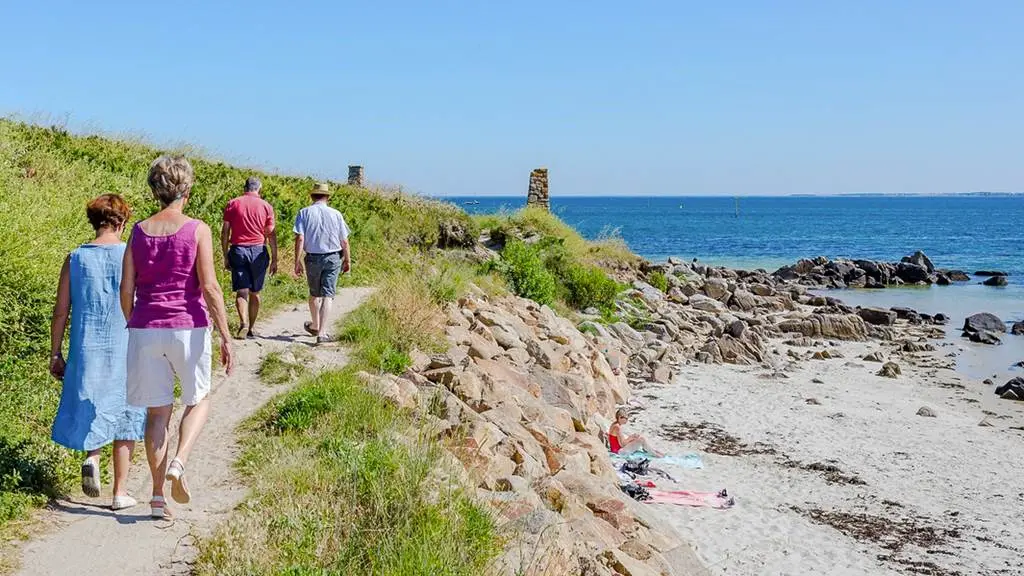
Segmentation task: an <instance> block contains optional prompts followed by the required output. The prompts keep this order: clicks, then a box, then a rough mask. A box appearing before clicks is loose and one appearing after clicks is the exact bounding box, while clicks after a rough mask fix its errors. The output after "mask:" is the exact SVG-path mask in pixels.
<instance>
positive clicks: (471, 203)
mask: <svg viewBox="0 0 1024 576" xmlns="http://www.w3.org/2000/svg"><path fill="white" fill-rule="evenodd" d="M479 203H480V201H479V200H466V201H465V202H463V203H462V204H463V205H465V206H476V205H477V204H479Z"/></svg>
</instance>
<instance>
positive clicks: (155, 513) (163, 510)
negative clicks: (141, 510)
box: [149, 496, 174, 520]
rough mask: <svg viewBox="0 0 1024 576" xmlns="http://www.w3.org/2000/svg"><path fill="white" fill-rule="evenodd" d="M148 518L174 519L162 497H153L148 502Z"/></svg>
mask: <svg viewBox="0 0 1024 576" xmlns="http://www.w3.org/2000/svg"><path fill="white" fill-rule="evenodd" d="M149 516H150V518H156V519H160V520H164V519H171V518H174V514H171V509H170V508H168V507H167V501H166V500H164V497H163V496H153V498H152V500H150V501H149Z"/></svg>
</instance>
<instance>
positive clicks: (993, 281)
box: [982, 276, 1009, 286]
mask: <svg viewBox="0 0 1024 576" xmlns="http://www.w3.org/2000/svg"><path fill="white" fill-rule="evenodd" d="M982 284H984V285H985V286H1006V285H1007V284H1009V282H1007V281H1006V276H992V277H991V278H988V279H987V280H985V281H984V282H982Z"/></svg>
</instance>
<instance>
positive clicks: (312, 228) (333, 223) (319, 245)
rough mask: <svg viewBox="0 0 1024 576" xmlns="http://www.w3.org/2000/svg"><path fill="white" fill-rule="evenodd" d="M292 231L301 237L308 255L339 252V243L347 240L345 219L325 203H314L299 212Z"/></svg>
mask: <svg viewBox="0 0 1024 576" xmlns="http://www.w3.org/2000/svg"><path fill="white" fill-rule="evenodd" d="M293 231H294V232H295V233H296V234H301V235H302V236H303V246H304V247H305V250H306V253H308V254H330V253H332V252H341V243H342V242H343V241H345V240H348V225H346V224H345V217H344V216H342V215H341V212H338V211H337V210H335V209H334V208H331V207H330V206H328V205H327V203H326V202H316V203H314V204H312V205H310V206H306V207H305V208H303V209H302V210H299V215H298V216H296V217H295V226H294V228H293Z"/></svg>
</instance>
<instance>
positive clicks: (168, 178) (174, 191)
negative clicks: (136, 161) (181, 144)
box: [147, 155, 195, 206]
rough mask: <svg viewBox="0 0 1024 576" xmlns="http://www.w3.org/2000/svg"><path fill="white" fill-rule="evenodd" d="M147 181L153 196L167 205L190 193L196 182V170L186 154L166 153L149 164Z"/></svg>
mask: <svg viewBox="0 0 1024 576" xmlns="http://www.w3.org/2000/svg"><path fill="white" fill-rule="evenodd" d="M147 181H148V182H149V188H150V189H151V190H152V191H153V196H156V199H157V200H159V201H160V203H161V204H163V205H164V206H167V205H168V204H172V203H173V202H175V201H176V200H181V199H182V198H184V197H185V196H187V195H188V193H189V192H190V191H191V190H192V184H194V183H195V172H194V171H193V170H192V164H189V161H188V160H187V159H186V158H185V157H184V156H169V155H164V156H161V157H159V158H157V159H156V160H153V163H152V164H150V165H149V177H148V178H147Z"/></svg>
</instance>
